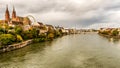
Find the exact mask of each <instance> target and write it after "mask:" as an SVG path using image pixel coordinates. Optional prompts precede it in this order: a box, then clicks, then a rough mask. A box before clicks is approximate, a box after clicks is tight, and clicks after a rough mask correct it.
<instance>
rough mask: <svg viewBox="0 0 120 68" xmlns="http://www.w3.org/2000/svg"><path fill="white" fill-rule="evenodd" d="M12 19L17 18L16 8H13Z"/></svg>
mask: <svg viewBox="0 0 120 68" xmlns="http://www.w3.org/2000/svg"><path fill="white" fill-rule="evenodd" d="M12 18H16V11H15V7H14V6H13V12H12Z"/></svg>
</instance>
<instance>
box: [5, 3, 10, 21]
mask: <svg viewBox="0 0 120 68" xmlns="http://www.w3.org/2000/svg"><path fill="white" fill-rule="evenodd" d="M5 20H6V21H7V22H9V21H10V14H9V10H8V5H6V12H5Z"/></svg>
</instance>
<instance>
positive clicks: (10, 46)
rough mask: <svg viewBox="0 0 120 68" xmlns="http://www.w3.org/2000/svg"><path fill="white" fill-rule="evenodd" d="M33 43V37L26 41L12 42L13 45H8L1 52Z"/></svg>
mask: <svg viewBox="0 0 120 68" xmlns="http://www.w3.org/2000/svg"><path fill="white" fill-rule="evenodd" d="M31 43H32V39H31V40H27V41H24V42H20V43H16V44H12V45H9V46H7V47H4V48H1V49H0V53H3V52H8V51H12V50H15V49H19V48H22V47H25V46H27V45H29V44H31Z"/></svg>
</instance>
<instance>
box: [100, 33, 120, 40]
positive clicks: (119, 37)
mask: <svg viewBox="0 0 120 68" xmlns="http://www.w3.org/2000/svg"><path fill="white" fill-rule="evenodd" d="M98 34H99V35H100V36H103V37H106V38H114V39H120V35H117V36H111V35H105V34H100V33H98Z"/></svg>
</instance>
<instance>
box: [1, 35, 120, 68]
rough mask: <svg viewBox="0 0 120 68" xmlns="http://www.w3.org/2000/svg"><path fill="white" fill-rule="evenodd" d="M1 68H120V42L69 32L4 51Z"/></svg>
mask: <svg viewBox="0 0 120 68" xmlns="http://www.w3.org/2000/svg"><path fill="white" fill-rule="evenodd" d="M0 68H120V41H119V40H117V41H110V40H109V39H107V38H104V37H102V36H99V35H98V34H97V33H87V34H77V35H67V36H64V37H61V38H57V39H55V40H53V41H52V42H43V43H36V44H31V45H29V46H26V47H24V48H21V49H18V50H14V51H11V52H7V53H3V54H0Z"/></svg>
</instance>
